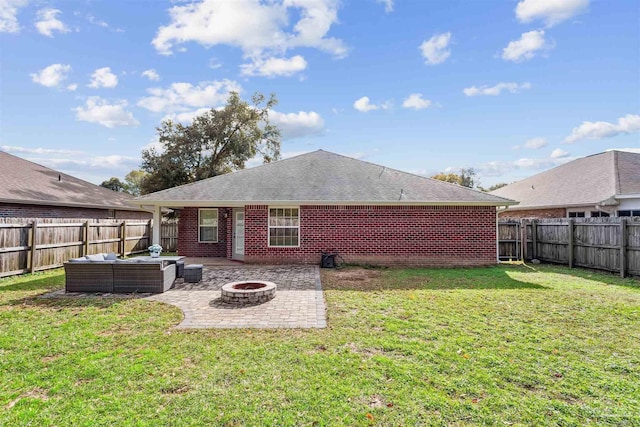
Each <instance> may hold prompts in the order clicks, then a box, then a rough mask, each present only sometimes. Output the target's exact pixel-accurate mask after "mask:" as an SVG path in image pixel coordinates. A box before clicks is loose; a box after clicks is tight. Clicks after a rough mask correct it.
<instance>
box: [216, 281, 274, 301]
mask: <svg viewBox="0 0 640 427" xmlns="http://www.w3.org/2000/svg"><path fill="white" fill-rule="evenodd" d="M275 296H276V284H275V283H272V282H264V281H262V280H248V281H245V282H233V283H227V284H226V285H224V286H223V287H222V297H221V299H222V302H224V303H227V304H233V305H256V304H262V303H264V302H267V301H269V300H271V299H273V298H274V297H275Z"/></svg>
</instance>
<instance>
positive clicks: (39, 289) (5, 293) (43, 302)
mask: <svg viewBox="0 0 640 427" xmlns="http://www.w3.org/2000/svg"><path fill="white" fill-rule="evenodd" d="M63 289H64V271H62V270H59V271H55V270H54V271H48V272H44V273H34V274H25V275H22V276H15V277H10V278H5V279H2V280H0V306H30V307H35V306H39V307H54V306H55V307H61V308H64V307H68V308H71V307H103V308H107V307H110V306H112V305H113V304H116V303H119V302H121V301H123V300H127V299H135V298H141V297H142V296H143V295H138V294H127V295H113V294H110V295H104V294H95V295H94V294H65V293H64V291H63Z"/></svg>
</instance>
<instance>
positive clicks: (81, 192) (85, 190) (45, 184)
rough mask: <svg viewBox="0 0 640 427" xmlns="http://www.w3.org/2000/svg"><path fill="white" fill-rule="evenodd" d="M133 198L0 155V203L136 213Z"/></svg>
mask: <svg viewBox="0 0 640 427" xmlns="http://www.w3.org/2000/svg"><path fill="white" fill-rule="evenodd" d="M131 200H133V197H132V196H130V195H128V194H123V193H116V192H115V191H111V190H109V189H106V188H103V187H100V186H98V185H95V184H91V183H90V182H87V181H83V180H81V179H78V178H75V177H73V176H71V175H67V174H65V173H61V172H58V171H55V170H53V169H49V168H46V167H44V166H41V165H39V164H37V163H33V162H30V161H28V160H25V159H22V158H20V157H17V156H14V155H11V154H8V153H5V152H3V151H0V202H5V203H25V204H38V205H55V206H74V207H89V208H99V209H124V210H138V209H137V208H134V207H133V206H132V205H131V203H129V202H130V201H131Z"/></svg>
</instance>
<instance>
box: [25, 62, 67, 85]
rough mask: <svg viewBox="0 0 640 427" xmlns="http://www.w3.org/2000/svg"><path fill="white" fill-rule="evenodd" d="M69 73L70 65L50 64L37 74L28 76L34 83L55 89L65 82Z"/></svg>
mask: <svg viewBox="0 0 640 427" xmlns="http://www.w3.org/2000/svg"><path fill="white" fill-rule="evenodd" d="M70 72H71V65H64V64H51V65H49V66H48V67H45V68H43V69H42V70H40V71H39V72H37V73H32V74H30V76H31V80H32V81H33V82H34V83H38V84H41V85H42V86H46V87H56V86H58V85H59V84H60V83H62V82H63V81H64V80H66V78H67V76H68V74H69V73H70Z"/></svg>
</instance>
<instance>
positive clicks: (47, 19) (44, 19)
mask: <svg viewBox="0 0 640 427" xmlns="http://www.w3.org/2000/svg"><path fill="white" fill-rule="evenodd" d="M61 13H62V12H61V11H60V10H58V9H40V10H39V11H38V13H37V15H36V16H37V19H38V20H37V21H36V28H37V29H38V32H40V34H42V35H44V36H47V37H53V32H54V31H58V32H60V33H68V32H69V31H71V30H69V28H68V27H67V26H66V25H64V23H63V22H62V21H60V20H59V19H58V15H59V14H61Z"/></svg>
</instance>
